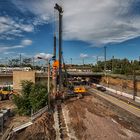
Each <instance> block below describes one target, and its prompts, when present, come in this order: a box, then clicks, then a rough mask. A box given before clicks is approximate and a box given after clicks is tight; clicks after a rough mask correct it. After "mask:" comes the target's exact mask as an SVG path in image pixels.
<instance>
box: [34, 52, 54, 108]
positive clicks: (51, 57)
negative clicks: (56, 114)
mask: <svg viewBox="0 0 140 140" xmlns="http://www.w3.org/2000/svg"><path fill="white" fill-rule="evenodd" d="M36 58H37V59H43V60H45V61H47V66H48V82H47V90H48V109H50V61H51V60H53V59H54V57H53V55H51V54H48V56H45V54H43V55H42V54H41V55H37V56H36Z"/></svg>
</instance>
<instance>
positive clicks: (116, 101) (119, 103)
mask: <svg viewBox="0 0 140 140" xmlns="http://www.w3.org/2000/svg"><path fill="white" fill-rule="evenodd" d="M88 91H89V92H90V93H94V94H96V95H98V96H100V97H102V98H104V99H105V100H107V101H109V102H111V103H112V104H114V105H117V106H119V107H121V108H122V109H124V110H126V111H128V112H130V113H132V114H133V115H135V116H137V117H140V109H139V108H137V107H135V106H133V105H131V104H127V103H126V102H124V101H122V100H119V99H117V98H115V97H113V96H111V95H109V94H106V93H104V92H101V91H98V90H96V89H94V88H89V89H88Z"/></svg>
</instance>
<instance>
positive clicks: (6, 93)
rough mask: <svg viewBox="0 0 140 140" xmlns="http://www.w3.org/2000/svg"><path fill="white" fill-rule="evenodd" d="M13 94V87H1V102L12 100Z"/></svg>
mask: <svg viewBox="0 0 140 140" xmlns="http://www.w3.org/2000/svg"><path fill="white" fill-rule="evenodd" d="M13 93H14V92H13V89H12V88H11V86H2V87H0V101H1V100H5V99H9V100H12V98H13Z"/></svg>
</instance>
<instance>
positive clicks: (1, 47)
mask: <svg viewBox="0 0 140 140" xmlns="http://www.w3.org/2000/svg"><path fill="white" fill-rule="evenodd" d="M31 44H32V40H30V39H24V40H22V41H21V43H20V44H18V45H12V46H9V45H0V52H4V53H5V54H6V53H8V50H12V49H19V48H24V47H26V46H30V45H31Z"/></svg>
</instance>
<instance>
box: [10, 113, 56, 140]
mask: <svg viewBox="0 0 140 140" xmlns="http://www.w3.org/2000/svg"><path fill="white" fill-rule="evenodd" d="M53 124H54V120H53V116H52V114H48V113H44V114H43V115H42V116H41V117H40V118H39V119H37V120H36V121H35V122H34V123H33V125H31V126H29V127H28V128H26V129H25V130H23V131H21V132H20V133H18V134H15V135H14V136H13V138H12V140H15V139H16V140H55V137H56V135H55V130H54V128H53Z"/></svg>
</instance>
